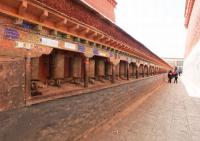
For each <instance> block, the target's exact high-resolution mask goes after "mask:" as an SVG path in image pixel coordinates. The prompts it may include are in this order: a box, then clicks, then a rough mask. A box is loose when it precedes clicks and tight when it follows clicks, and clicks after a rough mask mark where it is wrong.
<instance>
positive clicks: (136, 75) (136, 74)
mask: <svg viewBox="0 0 200 141" xmlns="http://www.w3.org/2000/svg"><path fill="white" fill-rule="evenodd" d="M135 77H136V79H138V67H137V66H136V73H135Z"/></svg>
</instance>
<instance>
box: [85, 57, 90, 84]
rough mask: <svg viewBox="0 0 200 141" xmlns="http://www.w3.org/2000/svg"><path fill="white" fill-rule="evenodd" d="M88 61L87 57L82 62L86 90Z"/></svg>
mask: <svg viewBox="0 0 200 141" xmlns="http://www.w3.org/2000/svg"><path fill="white" fill-rule="evenodd" d="M89 61H90V59H89V58H88V57H86V58H85V61H84V69H85V70H84V72H85V74H84V87H85V88H87V87H88V80H89V79H88V72H89V63H90V62H89Z"/></svg>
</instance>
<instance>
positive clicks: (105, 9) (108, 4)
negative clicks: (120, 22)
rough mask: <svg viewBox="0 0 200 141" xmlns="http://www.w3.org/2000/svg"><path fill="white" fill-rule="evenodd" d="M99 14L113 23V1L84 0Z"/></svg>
mask: <svg viewBox="0 0 200 141" xmlns="http://www.w3.org/2000/svg"><path fill="white" fill-rule="evenodd" d="M84 1H86V2H87V3H88V4H89V5H90V6H92V7H93V8H94V9H96V10H97V11H98V12H99V13H101V14H102V15H104V16H105V17H107V18H109V19H110V20H111V21H113V22H115V13H114V9H115V4H116V3H115V4H114V1H113V0H84Z"/></svg>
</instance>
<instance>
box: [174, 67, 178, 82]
mask: <svg viewBox="0 0 200 141" xmlns="http://www.w3.org/2000/svg"><path fill="white" fill-rule="evenodd" d="M173 76H174V83H176V84H177V83H178V73H177V71H176V70H175V71H174V73H173Z"/></svg>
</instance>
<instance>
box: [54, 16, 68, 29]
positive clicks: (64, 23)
mask: <svg viewBox="0 0 200 141" xmlns="http://www.w3.org/2000/svg"><path fill="white" fill-rule="evenodd" d="M66 24H67V19H66V18H65V19H62V20H61V21H60V22H58V23H57V24H56V27H61V26H65V25H66Z"/></svg>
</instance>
